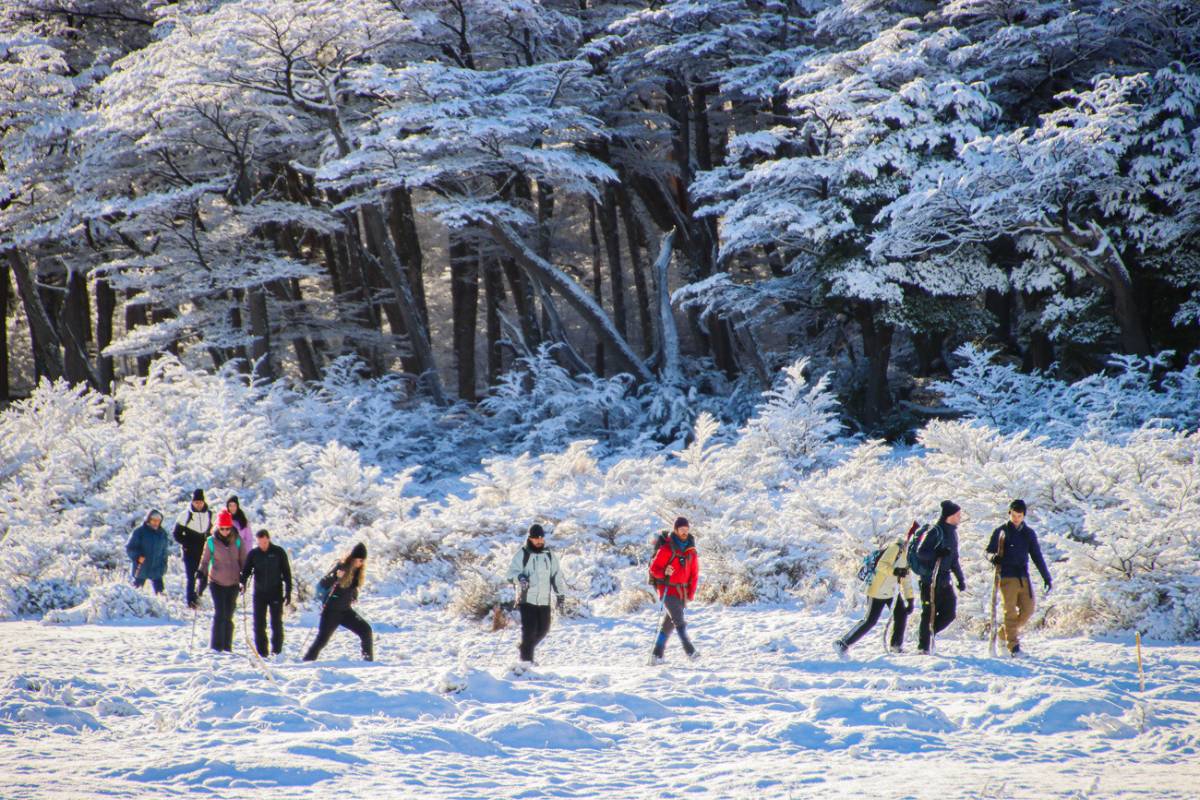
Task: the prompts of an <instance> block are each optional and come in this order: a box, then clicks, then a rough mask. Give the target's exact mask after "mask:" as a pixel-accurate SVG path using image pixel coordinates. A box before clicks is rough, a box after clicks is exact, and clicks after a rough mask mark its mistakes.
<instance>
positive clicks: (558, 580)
mask: <svg viewBox="0 0 1200 800" xmlns="http://www.w3.org/2000/svg"><path fill="white" fill-rule="evenodd" d="M521 575H524V576H525V577H526V578H528V579H529V589H528V590H527V591H526V592H525V602H526V603H529V604H531V605H535V606H548V605H550V601H551V597H550V590H551V588H553V589H554V591H556V592H558V593H559V594H562V591H561V590H562V586H563V577H562V568H561V567H560V566H559V563H558V553H555V552H553V551H551V550H550V548H548V547H543V548H542V549H541V550H534V549H533V547H532V546H531V545H530V544H529V542H526V543H525V546H524V547H522V548H521V549H520V550H518V551H517V552H516V553H515V554H514V555H513V558H512V562H511V563H509V565H508V579H509V580H510V581H515V580H516V579H517V578H518V577H520V576H521Z"/></svg>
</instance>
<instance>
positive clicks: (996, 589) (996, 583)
mask: <svg viewBox="0 0 1200 800" xmlns="http://www.w3.org/2000/svg"><path fill="white" fill-rule="evenodd" d="M1005 533H1007V531H1005V529H1004V528H1001V529H1000V539H999V541H997V542H996V561H997V563H996V566H995V570H994V572H995V574H994V575H993V577H992V631H991V633H992V635H991V642H990V643H989V644H988V653H990V654H991V656H992V658H995V657H996V637H997V636H998V635H999V633H1000V629H999V628H997V627H996V595H998V594H999V593H1000V564H999V561H1000V559H1001V558H1003V557H1004V535H1005ZM1030 591H1031V592H1032V589H1031V590H1030ZM1006 613H1007V612H1006ZM1004 641H1005V642H1006V643H1007V642H1008V631H1005V632H1004Z"/></svg>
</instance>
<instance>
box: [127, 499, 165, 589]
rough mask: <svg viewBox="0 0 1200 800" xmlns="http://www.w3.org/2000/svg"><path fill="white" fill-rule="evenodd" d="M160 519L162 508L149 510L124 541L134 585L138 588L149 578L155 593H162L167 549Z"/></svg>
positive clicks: (161, 517)
mask: <svg viewBox="0 0 1200 800" xmlns="http://www.w3.org/2000/svg"><path fill="white" fill-rule="evenodd" d="M162 519H163V516H162V512H160V511H151V512H150V513H149V514H147V515H146V519H145V520H143V522H142V524H141V525H140V526H138V527H137V528H135V529H134V531H133V533H131V534H129V541H128V542H126V543H125V552H126V553H127V554H128V555H129V560H130V562H131V564H130V570H132V572H133V585H134V588H136V589H141V588H142V585H143V584H145V583H146V581H150V585H151V586H153V587H154V593H155V594H162V593H163V575H165V574H166V573H167V557H168V556H169V554H170V550H171V542H170V541H169V540H168V539H167V532H166V531H164V530H163V529H162Z"/></svg>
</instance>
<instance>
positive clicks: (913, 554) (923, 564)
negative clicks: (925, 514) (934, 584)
mask: <svg viewBox="0 0 1200 800" xmlns="http://www.w3.org/2000/svg"><path fill="white" fill-rule="evenodd" d="M934 531H936V534H934V535H933V536H930V534H931V533H933V532H934ZM926 541H928V542H929V543H930V546H929V547H926V546H925V543H926ZM941 544H942V529H941V528H940V527H938V526H937V525H922V526H921V528H920V530H918V531H917V532H916V533H915V534H913V537H912V538H911V539H909V540H908V568H909V569H910V570H912V572H913V573H914V574H915V575H916V576H917V577H918V578H920V579H921V580H923V581H929V580H932V579H933V565H934V562H935V561H936V559H935V558H933V557H931V556H930V555H928V554H924V555H923V554H922V553H921V550H927V551H933V550H936V549H937V548H938V547H940V546H941Z"/></svg>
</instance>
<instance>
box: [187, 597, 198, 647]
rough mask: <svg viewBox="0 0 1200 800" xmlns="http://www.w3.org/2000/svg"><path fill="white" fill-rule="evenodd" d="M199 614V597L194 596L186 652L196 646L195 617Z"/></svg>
mask: <svg viewBox="0 0 1200 800" xmlns="http://www.w3.org/2000/svg"><path fill="white" fill-rule="evenodd" d="M199 616H200V598H196V604H195V605H194V606H192V635H191V636H189V637H188V652H189V653H190V652H191V651H192V648H193V647H195V646H196V619H197V618H198V617H199Z"/></svg>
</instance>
